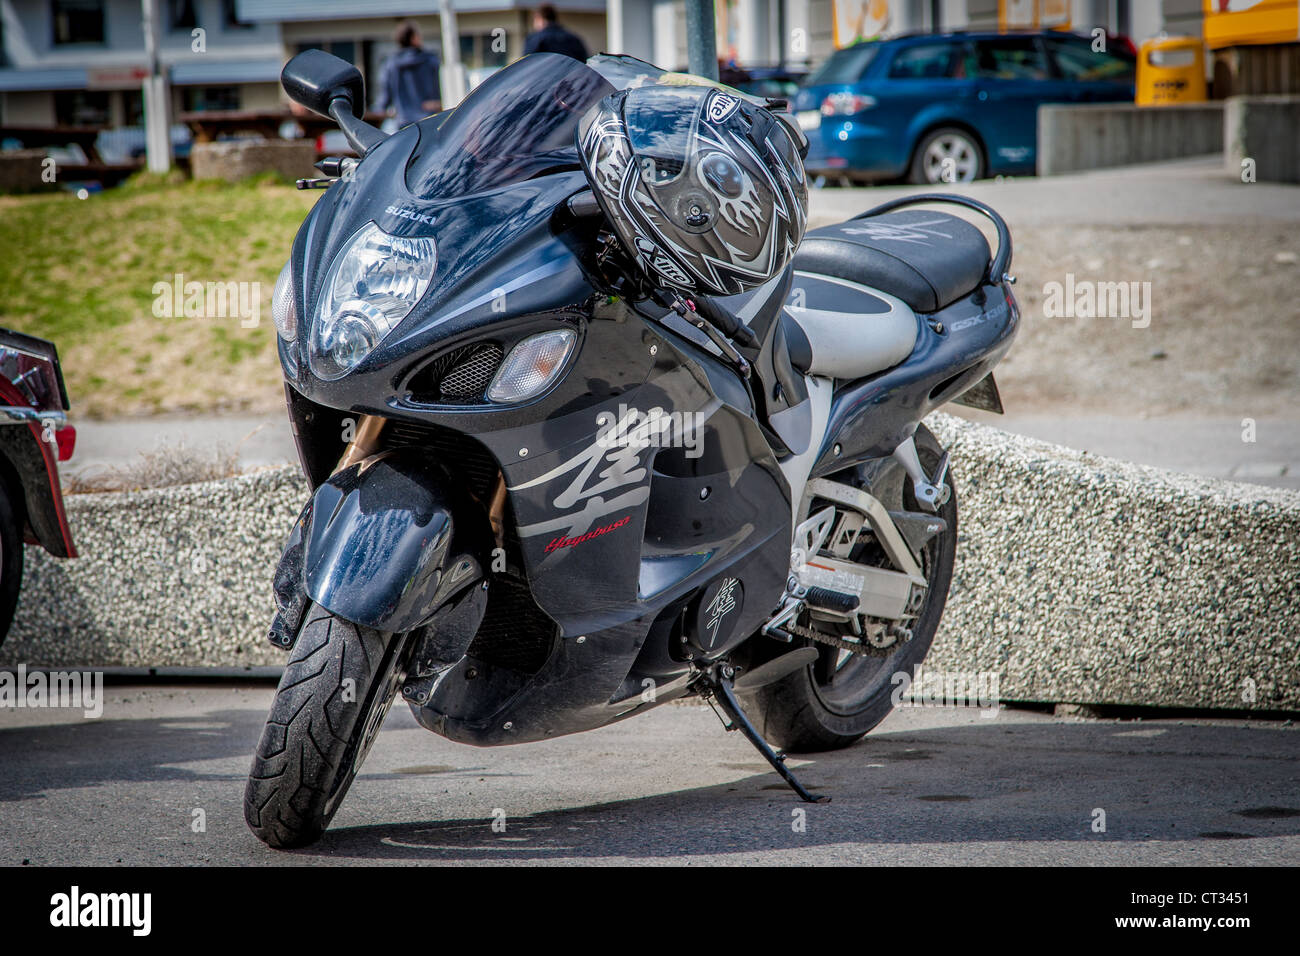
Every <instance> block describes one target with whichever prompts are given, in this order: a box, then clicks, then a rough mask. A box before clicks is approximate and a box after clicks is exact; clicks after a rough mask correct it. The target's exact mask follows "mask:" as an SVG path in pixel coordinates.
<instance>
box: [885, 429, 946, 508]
mask: <svg viewBox="0 0 1300 956" xmlns="http://www.w3.org/2000/svg"><path fill="white" fill-rule="evenodd" d="M894 458H895V459H897V460H898V463H899V464H900V465H902V466H903V470H904V471H905V472H907V477H909V478H911V479H912V493H913V494H914V495H916V501H917V504H919V505H920V506H921V507H922V508H925V509H926V510H927V511H938V510H939V509H940V508H941V507H942V506H943V505H944V504H946V503H947V501H948V498H949V496H950V495H951V494H952V489H951V488H949V487H948V486H947V484H945V483H944V479H945V478H947V477H948V453H947V452H946V451H945V452H944V453H943V457H942V458H940V459H939V464H938V466H937V467H936V468H935V469H934V478H933V479H930V478H926V476H925V470H924V469H922V468H921V459H920V458H918V457H917V454H916V440H915V439H914V438H913V437H912V436H910V435H909V436H908V437H907V439H906V440H904V441H903V442H902V443H901V444H900V445H899V446H898V447H897V448H895V449H894Z"/></svg>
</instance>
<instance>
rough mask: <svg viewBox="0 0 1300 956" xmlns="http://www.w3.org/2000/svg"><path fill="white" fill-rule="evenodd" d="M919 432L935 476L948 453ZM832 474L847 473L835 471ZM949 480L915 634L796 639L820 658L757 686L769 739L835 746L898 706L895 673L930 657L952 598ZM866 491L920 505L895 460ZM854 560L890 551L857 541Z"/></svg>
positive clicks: (806, 619)
mask: <svg viewBox="0 0 1300 956" xmlns="http://www.w3.org/2000/svg"><path fill="white" fill-rule="evenodd" d="M915 438H916V450H917V456H918V457H919V458H920V459H921V465H922V466H923V467H924V469H925V472H926V474H928V475H931V474H934V469H935V467H936V466H937V465H938V462H939V457H940V456H941V455H942V454H943V451H942V448H941V447H940V445H939V442H938V440H937V439H936V438H935V437H934V435H933V434H931V433H930V430H929V429H927V428H926V427H925V426H924V425H922V426H921V427H919V428H918V429H917V430H916V436H915ZM834 480H836V481H843V480H846V478H845V477H844V476H837V477H835V479H834ZM852 483H858V482H857V481H856V480H854V481H853V482H852ZM947 484H948V487H949V488H950V489H951V493H950V494H949V496H948V500H947V501H946V502H944V504H943V505H941V506H940V508H939V517H941V518H943V519H944V522H945V523H946V526H947V529H946V530H945V531H943V532H942V533H940V534H937V535H935V536H934V537H933V538H931V539H930V540H929V542H928V543H927V544H926V546H925V547H924V549H923V550H922V551H921V570H922V572H923V573H924V574H925V577H926V580H927V581H928V582H929V587H927V588H926V589H925V592H924V593H923V595H921V597H920V601H919V606H917V607H916V608H915V612H914V613H915V614H916V618H915V620H914V621H913V622H912V627H911V635H910V637H908V638H906V639H899V638H895V639H894V640H895V643H894V644H893V645H890V646H885V647H881V648H878V649H874V648H873V653H872V654H870V655H866V654H860V653H857V652H855V651H849V650H843V649H841V648H840V647H836V646H832V645H830V644H827V643H822V642H819V641H815V640H812V639H810V638H807V637H797V638H796V642H797V643H798V644H804V645H807V646H809V647H813V648H816V650H817V651H818V658H817V660H816V661H815V662H813V663H811V664H809V665H808V666H807V667H805V668H804V669H802V670H799V671H796V672H795V673H793V674H791V675H790V676H789V677H786V678H784V679H782V680H780V681H777V682H776V683H774V684H769V685H768V686H766V687H763V688H760V689H758V690H756V691H755V692H754V702H755V703H756V704H757V712H758V717H759V720H758V721H757V724H758V729H759V732H760V733H762V735H763V736H764V737H766V738H767V740H769V741H770V742H772V743H773V744H775V745H776V746H778V747H780V748H782V749H783V750H788V751H791V752H794V753H799V752H802V753H808V752H814V751H821V750H834V749H836V748H838V747H846V746H848V745H849V744H851V743H853V742H854V741H855V740H857V739H858V738H859V737H861V736H862V735H864V734H865V733H867V731H869V730H871V729H872V728H873V727H875V726H876V725H877V724H879V723H880V722H881V721H882V720H884V719H885V718H886V717H887V716H889V712H890V711H891V710H892V709H893V706H894V701H893V692H894V688H895V687H896V686H898V685H897V684H896V683H895V677H894V675H896V674H898V673H900V672H906V673H907V674H908V676H909V677H911V676H913V675H915V673H916V665H918V664H920V663H921V661H922V660H923V659H924V658H925V655H926V653H927V652H928V651H929V650H930V644H931V642H932V641H933V640H934V635H935V632H936V631H937V630H938V629H939V619H940V618H941V617H942V616H943V607H944V604H945V602H946V600H947V597H948V585H949V584H950V583H951V581H952V571H953V566H954V564H955V563H956V556H957V490H956V486H955V485H954V483H953V478H952V473H951V471H950V472H949V474H948V478H947ZM866 490H868V491H869V492H870V493H871V494H872V495H874V496H875V497H876V498H878V499H879V500H880V501H882V502H883V503H884V504H885V506H886V507H887V508H888V509H889V510H890V511H897V510H904V511H911V512H918V511H920V510H921V508H920V507H919V505H918V504H917V501H916V498H915V496H914V495H913V493H912V487H911V482H910V481H907V480H906V478H905V476H904V475H903V473H902V468H901V467H897V466H896V465H893V464H892V463H891V464H890V465H889V467H888V468H887V469H886V470H885V471H884V473H883V475H882V476H880V477H878V478H877V479H876V480H874V481H872V482H871V484H870V487H869V488H867V489H866ZM852 560H854V561H858V562H861V563H864V564H873V565H877V566H881V567H888V563H887V559H886V558H885V556H884V552H883V551H882V550H881V549H880V548H879V546H878V545H872V544H870V543H867V544H866V545H861V546H859V549H857V550H855V552H854V554H853V556H852ZM798 624H799V630H803V631H809V630H811V631H815V632H826V633H830V634H831V636H832V637H841V638H842V637H843V636H845V635H844V632H843V631H832V630H830V629H829V628H827V626H826V625H824V624H822V623H821V622H817V621H814V620H812V619H811V618H810V616H809V615H808V613H807V612H804V614H803V615H801V617H800V618H799V620H798ZM768 650H769V651H771V652H773V653H777V654H779V653H783V652H785V651H787V650H789V645H785V644H781V645H776V646H775V647H774V648H769V649H768Z"/></svg>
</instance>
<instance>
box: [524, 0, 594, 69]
mask: <svg viewBox="0 0 1300 956" xmlns="http://www.w3.org/2000/svg"><path fill="white" fill-rule="evenodd" d="M533 29H534V30H536V31H537V32H535V33H530V34H528V40H527V42H525V43H524V54H525V55H527V54H529V53H563V54H564V55H565V56H571V57H573V58H574V59H575V60H583V61H585V60H586V59H587V45H586V44H585V43H583V42H582V38H581V37H579V36H578V35H577V34H576V33H573V32H571V31H569V30H566V29H564V27H562V26H560V23H559V18H558V15H557V14H556V12H555V7H553V6H551V5H550V4H549V3H544V4H542V5H541V6H540V7H538V8H537V12H536V13H535V14H533Z"/></svg>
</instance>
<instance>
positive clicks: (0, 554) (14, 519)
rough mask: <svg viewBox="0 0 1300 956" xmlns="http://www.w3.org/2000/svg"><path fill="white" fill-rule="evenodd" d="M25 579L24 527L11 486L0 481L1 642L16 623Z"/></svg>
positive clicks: (0, 642) (1, 642)
mask: <svg viewBox="0 0 1300 956" xmlns="http://www.w3.org/2000/svg"><path fill="white" fill-rule="evenodd" d="M22 582H23V529H22V525H21V524H20V523H19V520H18V514H17V512H16V511H15V509H14V506H13V503H12V502H11V501H10V499H9V489H8V488H7V487H5V485H4V483H3V482H0V644H3V643H4V639H5V636H6V635H7V634H8V633H9V625H10V624H12V623H13V619H14V610H15V609H16V608H17V607H18V588H19V586H20V585H21V584H22Z"/></svg>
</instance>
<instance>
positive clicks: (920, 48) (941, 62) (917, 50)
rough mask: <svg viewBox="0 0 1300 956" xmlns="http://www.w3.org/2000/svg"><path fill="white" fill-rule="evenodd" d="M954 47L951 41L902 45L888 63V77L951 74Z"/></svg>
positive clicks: (899, 78) (894, 78) (910, 78)
mask: <svg viewBox="0 0 1300 956" xmlns="http://www.w3.org/2000/svg"><path fill="white" fill-rule="evenodd" d="M956 49H957V47H956V45H955V44H952V43H922V44H919V45H917V46H909V47H904V48H903V49H901V50H899V51H898V52H897V53H896V54H894V61H893V62H892V63H890V64H889V78H890V79H891V80H932V79H940V78H942V77H945V76H951V75H952V65H953V60H954V59H955V57H954V56H953V54H954V52H955V51H956Z"/></svg>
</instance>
